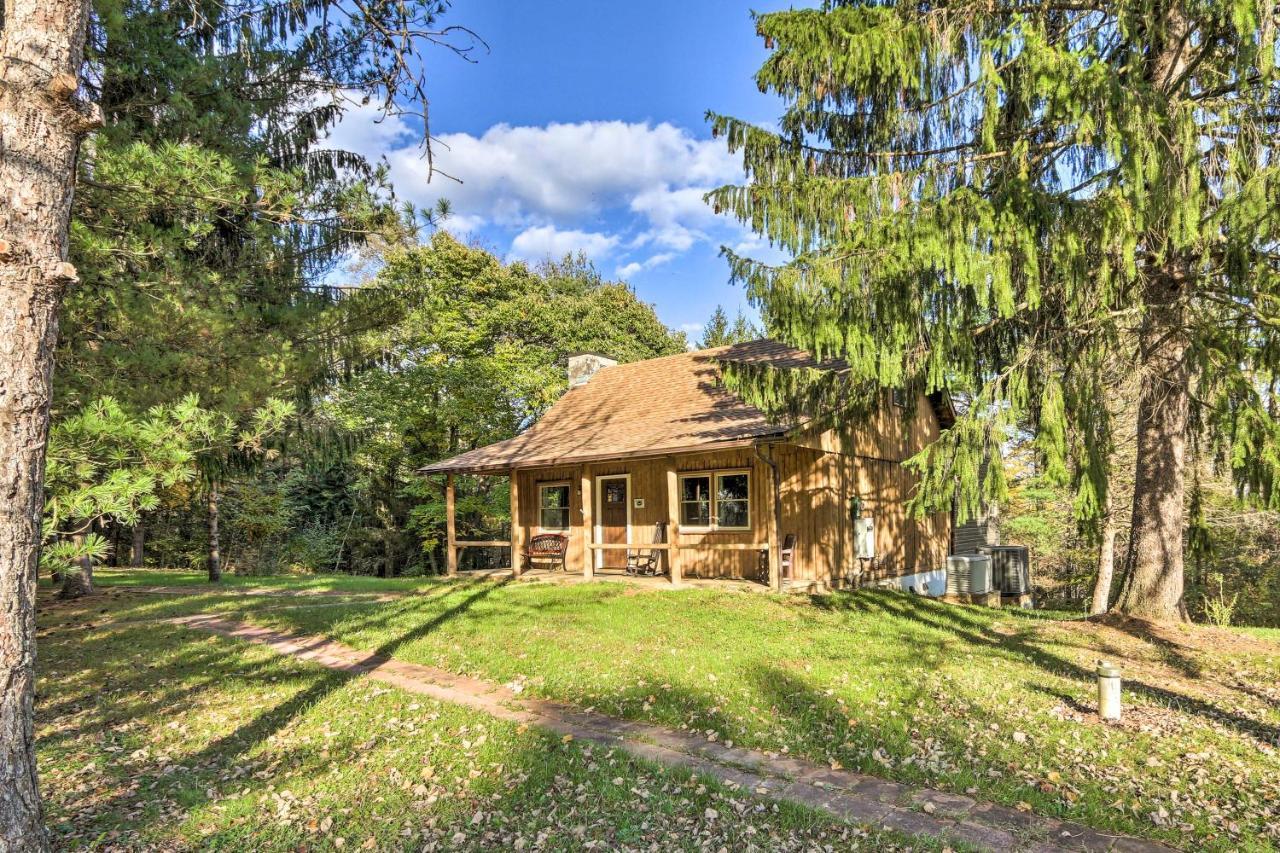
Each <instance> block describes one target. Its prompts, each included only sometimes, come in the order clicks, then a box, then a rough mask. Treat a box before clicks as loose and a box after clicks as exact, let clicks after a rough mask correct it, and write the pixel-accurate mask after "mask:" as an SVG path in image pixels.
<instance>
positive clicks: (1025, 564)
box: [981, 545, 1031, 595]
mask: <svg viewBox="0 0 1280 853" xmlns="http://www.w3.org/2000/svg"><path fill="white" fill-rule="evenodd" d="M981 551H982V553H984V554H988V555H990V557H991V582H992V584H993V585H994V586H995V588H996V589H998V590H1000V592H1001V593H1003V594H1005V595H1029V594H1030V593H1031V558H1030V556H1029V555H1028V553H1027V546H1026V545H989V546H987V547H985V548H982V549H981Z"/></svg>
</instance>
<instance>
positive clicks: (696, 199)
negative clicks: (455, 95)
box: [332, 106, 741, 274]
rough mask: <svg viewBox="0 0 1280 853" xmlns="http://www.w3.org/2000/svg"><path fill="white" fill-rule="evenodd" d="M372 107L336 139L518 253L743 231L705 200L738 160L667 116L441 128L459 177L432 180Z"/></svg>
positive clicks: (449, 163) (708, 238)
mask: <svg viewBox="0 0 1280 853" xmlns="http://www.w3.org/2000/svg"><path fill="white" fill-rule="evenodd" d="M377 115H378V111H377V109H376V108H375V107H373V106H367V107H355V108H352V109H351V110H350V112H349V113H348V115H347V116H346V118H344V120H343V121H342V122H341V123H340V124H339V125H338V127H337V128H336V129H335V130H334V132H333V135H332V139H333V144H334V145H335V146H339V145H340V146H342V147H346V148H349V149H351V150H355V151H358V152H361V153H363V154H365V156H367V157H369V158H371V159H377V158H379V157H385V158H386V160H387V162H388V163H389V164H390V166H391V178H392V181H393V183H394V185H395V188H396V193H397V194H398V195H399V196H400V197H401V198H404V199H407V200H409V201H412V202H414V203H415V204H417V205H419V206H421V207H424V208H426V207H430V206H431V205H432V204H434V203H435V201H436V200H438V199H440V198H447V199H448V200H449V202H450V204H451V205H452V209H453V215H452V217H451V219H450V220H448V221H447V222H446V224H445V227H446V228H447V229H449V230H451V231H454V232H456V233H477V232H480V231H481V229H496V230H497V231H499V232H502V233H503V234H504V236H506V235H509V234H511V233H515V234H516V236H515V238H514V240H513V241H512V243H511V250H510V252H511V255H512V256H513V257H521V258H528V259H533V258H540V257H545V256H547V255H550V256H551V257H557V256H559V255H561V254H563V252H564V251H577V250H582V251H584V252H586V253H587V254H588V255H589V256H591V257H594V258H600V257H603V256H605V255H607V254H609V253H610V252H612V251H614V250H615V249H616V248H617V247H618V246H619V245H620V244H619V242H618V241H619V240H622V241H625V243H626V246H627V247H628V248H630V249H636V248H640V247H642V246H649V247H652V250H654V251H658V252H661V253H672V252H675V253H679V252H685V251H688V250H689V249H690V248H692V247H693V246H694V245H696V244H699V243H710V244H713V245H714V244H719V243H722V242H733V241H736V240H738V239H741V238H740V236H739V235H740V229H739V227H738V226H737V225H736V224H735V223H733V222H732V221H731V220H730V219H729V218H728V217H725V216H717V215H716V214H715V213H714V211H713V210H712V209H711V208H710V206H708V205H707V204H705V203H704V202H703V201H702V196H703V195H704V194H705V193H706V192H707V191H708V190H709V189H711V188H712V187H715V186H717V185H720V184H723V183H727V182H732V181H735V180H738V179H740V177H741V166H740V160H739V159H738V157H736V156H733V155H730V154H729V153H728V151H727V148H726V146H725V145H724V143H723V141H717V140H712V139H699V138H697V137H695V136H694V135H693V134H691V133H690V132H689V131H687V130H685V129H683V128H679V127H676V126H674V125H672V124H669V123H666V122H663V123H660V124H651V123H648V122H642V123H629V122H622V121H586V122H577V123H572V124H556V123H553V124H549V125H546V126H542V127H513V126H510V125H506V124H499V125H494V126H493V127H491V128H489V129H488V130H486V131H485V132H484V133H482V134H480V135H478V136H476V135H472V134H467V133H446V134H442V135H440V136H439V137H438V139H437V142H436V143H435V146H434V149H433V152H434V156H435V164H436V167H437V168H438V169H439V170H441V171H443V172H445V173H447V174H448V175H452V176H454V177H456V178H458V179H459V180H460V181H461V182H462V183H457V182H455V181H451V180H449V179H448V178H443V177H440V176H439V175H437V176H436V177H435V178H434V179H433V180H432V181H431V182H430V183H428V182H427V172H428V168H427V162H426V160H425V158H424V157H423V156H422V151H421V149H420V148H419V145H418V143H419V140H418V139H417V137H416V135H415V134H414V133H413V132H412V129H411V128H410V127H409V126H408V125H406V123H405V122H404V121H402V120H401V119H399V118H396V117H392V118H389V119H387V120H385V121H383V122H381V123H375V122H374V119H375V118H376V117H377ZM613 235H617V236H616V237H614V236H613ZM491 236H495V235H491ZM575 241H576V242H575ZM646 263H647V262H646V261H632V262H630V263H628V264H626V265H625V266H624V267H621V268H620V269H630V268H631V267H632V266H633V264H640V267H639V268H638V269H635V270H632V273H631V274H634V272H638V271H639V269H645V268H650V267H646V266H644V265H645V264H646Z"/></svg>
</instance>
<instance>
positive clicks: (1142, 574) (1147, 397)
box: [1116, 271, 1191, 622]
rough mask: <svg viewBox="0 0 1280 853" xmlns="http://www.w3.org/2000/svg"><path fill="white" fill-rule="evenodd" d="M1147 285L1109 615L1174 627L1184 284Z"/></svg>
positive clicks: (1179, 610) (1186, 391)
mask: <svg viewBox="0 0 1280 853" xmlns="http://www.w3.org/2000/svg"><path fill="white" fill-rule="evenodd" d="M1153 284H1154V286H1153V287H1152V288H1150V291H1151V292H1150V293H1149V294H1148V299H1147V318H1146V321H1145V323H1144V325H1143V328H1142V331H1141V337H1140V345H1141V354H1142V367H1143V372H1142V381H1141V387H1140V390H1139V396H1138V465H1137V469H1136V471H1135V472H1134V483H1133V527H1132V530H1131V532H1130V534H1129V552H1128V558H1127V560H1126V573H1125V582H1124V588H1123V589H1122V590H1121V592H1120V597H1119V600H1118V601H1117V602H1116V609H1117V610H1118V611H1120V612H1121V613H1124V614H1126V615H1128V616H1137V617H1140V618H1143V619H1150V620H1152V621H1154V622H1176V621H1179V620H1182V619H1184V618H1185V610H1184V608H1183V603H1182V594H1183V555H1182V528H1183V518H1182V511H1183V498H1184V492H1185V470H1186V447H1187V423H1188V419H1189V414H1190V408H1191V368H1190V365H1189V363H1188V344H1187V339H1186V334H1185V331H1184V328H1183V323H1184V317H1183V312H1184V308H1183V303H1182V288H1183V286H1184V285H1185V281H1184V279H1183V278H1182V277H1181V276H1180V275H1179V274H1177V273H1176V272H1172V271H1168V272H1166V274H1165V275H1163V276H1162V277H1161V278H1160V280H1159V281H1157V282H1154V283H1153Z"/></svg>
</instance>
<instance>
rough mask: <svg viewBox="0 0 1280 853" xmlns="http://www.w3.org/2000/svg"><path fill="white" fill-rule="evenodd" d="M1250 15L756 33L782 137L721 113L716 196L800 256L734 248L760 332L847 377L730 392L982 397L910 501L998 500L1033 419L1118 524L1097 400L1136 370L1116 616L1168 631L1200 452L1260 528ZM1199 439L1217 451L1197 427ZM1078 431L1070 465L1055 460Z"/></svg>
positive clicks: (1266, 406)
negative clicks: (1230, 477)
mask: <svg viewBox="0 0 1280 853" xmlns="http://www.w3.org/2000/svg"><path fill="white" fill-rule="evenodd" d="M1276 23H1277V22H1276V17H1275V10H1274V7H1273V4H1271V3H1267V2H1261V0H1237V2H1230V3H1221V2H1213V0H1154V2H1153V0H1141V2H1139V0H1121V2H1116V3H1101V2H1091V0H1085V2H1079V3H1077V2H1072V3H1045V4H1027V3H1015V2H1008V0H997V2H986V0H983V2H956V3H924V4H919V3H916V4H881V3H870V2H833V3H830V4H828V5H827V6H826V7H824V8H823V9H821V10H803V11H790V12H781V13H777V14H770V15H763V16H760V17H759V18H758V19H757V26H758V30H759V33H760V35H761V36H762V37H763V38H764V40H765V44H766V47H769V48H771V49H772V54H771V55H770V57H769V58H768V60H767V61H766V62H765V63H764V65H763V66H762V67H761V69H760V71H759V72H758V73H757V76H756V81H757V83H758V84H759V87H760V89H761V90H762V91H766V92H773V93H775V94H777V95H779V96H780V97H781V98H782V99H783V100H784V102H785V105H786V112H785V114H784V115H783V117H782V119H781V121H780V125H779V128H778V129H777V130H772V129H765V128H760V127H756V126H752V125H750V124H747V123H745V122H742V121H739V120H736V119H733V118H731V117H728V116H723V115H715V114H713V115H711V116H710V119H711V121H712V125H713V131H714V132H715V133H717V134H719V135H722V136H724V137H726V138H727V140H728V144H729V146H730V148H731V149H732V150H734V151H737V152H741V154H742V156H743V158H744V163H745V166H746V169H747V172H748V175H749V179H750V182H749V184H748V185H746V186H737V187H724V188H721V189H719V190H717V191H715V192H713V193H711V194H710V198H711V200H712V201H713V202H714V203H715V205H716V206H717V208H719V209H721V210H728V211H731V212H732V213H733V214H735V215H736V216H737V217H738V218H739V219H740V220H742V221H743V222H745V223H748V224H749V225H750V226H751V227H752V228H754V229H755V230H756V231H757V232H759V233H761V234H763V235H765V236H767V237H769V238H770V239H771V240H773V241H774V242H775V243H776V244H777V245H780V246H782V247H783V248H785V249H787V250H789V251H790V252H791V253H792V255H793V256H794V257H793V260H791V261H790V262H788V263H786V264H783V265H781V266H776V267H770V266H766V265H764V264H760V263H755V262H753V261H751V260H750V259H748V258H743V257H738V256H736V255H734V254H733V253H732V252H726V254H727V256H728V258H729V261H730V264H731V268H732V272H733V275H734V276H735V278H736V279H737V280H740V281H742V282H745V283H746V286H747V289H748V295H749V296H750V297H751V298H752V299H753V300H755V301H756V302H757V303H758V304H759V305H760V306H761V309H762V313H763V315H764V318H765V322H766V325H767V326H768V327H769V328H770V330H771V331H772V330H776V332H777V334H778V335H779V336H781V337H782V338H784V339H785V340H787V341H788V342H791V343H793V344H797V345H800V346H804V347H806V348H808V349H810V350H812V351H813V352H815V353H816V354H817V355H819V356H821V357H827V356H839V357H842V358H844V359H845V360H846V361H847V362H848V363H849V366H850V369H849V371H848V372H847V373H845V374H843V375H841V376H839V377H836V378H830V377H827V378H817V379H815V378H813V377H810V376H808V375H790V374H778V373H774V372H767V371H739V372H738V375H737V378H736V379H735V382H737V383H738V384H739V385H740V386H741V387H743V388H744V389H747V390H749V391H750V392H751V393H752V394H753V395H754V396H755V397H756V398H757V399H758V400H759V401H760V402H762V403H763V404H766V405H769V406H770V407H772V408H775V409H779V410H786V409H796V408H805V409H809V410H818V411H826V412H831V411H836V410H839V409H841V408H848V407H851V406H853V407H866V406H870V405H873V404H874V401H875V400H876V399H877V389H878V388H880V387H883V386H909V387H913V388H916V389H919V390H921V391H933V390H937V389H950V390H952V391H955V392H960V393H964V394H967V395H969V396H971V397H972V400H973V405H971V406H970V407H969V408H968V410H967V412H966V413H965V414H964V415H963V416H962V417H961V418H960V419H959V421H958V422H957V424H956V426H955V427H954V428H953V429H951V430H950V431H948V433H947V434H946V435H945V436H944V437H943V438H942V439H941V440H940V441H938V442H937V443H935V444H934V445H933V446H932V447H931V448H929V449H927V450H926V451H925V452H924V453H923V454H922V455H921V456H920V457H918V458H917V459H916V460H914V464H917V465H919V466H921V467H922V469H923V471H924V478H923V482H922V487H921V490H920V492H919V494H918V495H917V502H918V503H919V504H920V505H922V506H923V505H932V506H945V505H946V504H947V503H948V502H949V501H950V500H951V499H952V498H953V497H955V498H957V499H958V500H959V502H960V505H961V507H962V509H965V510H971V509H972V508H974V507H975V505H976V503H977V500H978V498H979V494H980V492H983V491H985V492H986V493H987V494H989V495H990V496H991V497H995V498H998V497H999V496H1000V493H1001V492H1002V491H1003V489H1004V484H1003V481H1002V478H1001V475H1000V472H999V466H991V468H990V469H989V471H990V474H989V476H988V477H987V478H986V480H985V481H984V482H983V483H978V482H977V479H978V478H977V474H976V472H977V464H978V460H980V459H981V458H983V455H984V454H983V449H984V445H985V446H993V445H996V444H998V443H999V442H1000V441H1001V440H1002V439H1003V436H1005V435H1007V434H1008V433H1009V431H1010V430H1011V429H1012V428H1013V427H1014V426H1015V425H1016V424H1018V423H1020V422H1030V423H1031V424H1033V425H1034V428H1035V430H1036V433H1037V447H1038V450H1039V452H1040V454H1041V456H1042V457H1043V459H1042V461H1043V465H1044V470H1045V472H1046V475H1047V476H1049V477H1050V478H1053V479H1056V480H1058V481H1063V482H1065V481H1067V480H1069V479H1070V478H1071V473H1072V471H1071V469H1072V467H1073V466H1074V468H1075V469H1076V471H1077V473H1078V474H1079V476H1078V478H1077V479H1078V494H1077V497H1076V506H1077V508H1078V509H1079V511H1080V513H1081V515H1082V516H1083V517H1089V516H1091V515H1092V516H1096V515H1097V514H1098V513H1099V512H1100V508H1101V507H1103V506H1104V504H1105V489H1106V482H1107V470H1106V468H1107V461H1106V459H1107V453H1106V452H1104V451H1105V448H1107V447H1108V446H1109V444H1110V441H1111V439H1110V434H1111V431H1112V425H1111V423H1110V422H1109V419H1108V417H1107V411H1106V406H1105V405H1104V401H1105V399H1106V395H1107V393H1108V391H1109V386H1110V385H1111V384H1113V380H1115V379H1116V378H1117V377H1116V376H1115V375H1114V372H1113V371H1111V370H1109V369H1108V365H1112V364H1116V363H1119V364H1125V365H1131V370H1132V372H1133V373H1134V374H1136V376H1137V380H1138V384H1139V392H1138V436H1137V448H1138V460H1139V461H1138V468H1137V470H1136V472H1135V484H1134V494H1133V501H1132V507H1131V515H1132V535H1131V536H1130V545H1129V550H1128V554H1127V557H1126V577H1125V581H1124V584H1123V587H1122V591H1121V593H1120V596H1119V600H1118V602H1117V607H1118V609H1120V610H1121V611H1123V612H1125V613H1128V614H1131V615H1136V616H1142V617H1147V618H1151V619H1156V620H1174V619H1177V618H1180V615H1181V614H1182V613H1183V612H1184V610H1183V607H1182V597H1183V544H1182V538H1183V526H1184V525H1183V513H1184V493H1185V488H1184V480H1185V473H1184V471H1185V468H1186V458H1187V453H1188V448H1187V445H1188V442H1189V441H1194V440H1196V439H1197V438H1198V437H1200V436H1202V435H1203V436H1205V437H1206V438H1207V439H1208V440H1209V442H1210V443H1211V445H1212V446H1211V448H1208V449H1211V450H1212V451H1213V452H1214V453H1215V454H1216V455H1217V457H1218V458H1219V459H1221V460H1223V461H1224V463H1226V464H1228V465H1230V466H1231V468H1232V470H1233V471H1234V474H1235V477H1236V480H1237V483H1238V487H1239V490H1240V493H1241V495H1243V496H1245V497H1246V498H1248V499H1249V500H1252V501H1256V502H1259V503H1263V504H1270V505H1272V506H1275V505H1276V504H1277V502H1280V489H1276V488H1275V485H1276V481H1277V475H1280V452H1278V451H1277V447H1278V446H1280V428H1278V426H1277V421H1276V418H1275V409H1274V394H1275V390H1274V389H1275V385H1274V382H1275V377H1276V375H1277V373H1278V372H1280V338H1277V334H1276V330H1277V328H1280V269H1278V268H1280V253H1278V252H1277V249H1276V246H1277V238H1278V237H1280V207H1277V205H1276V204H1275V202H1274V200H1275V199H1276V198H1277V197H1280V185H1278V183H1280V161H1278V160H1277V156H1276V155H1277V150H1276V144H1277V140H1280V109H1277V104H1278V103H1280V76H1278V75H1277V70H1276V69H1277V66H1276V58H1277V57H1276V50H1277V45H1276V38H1275V33H1276ZM1200 426H1203V427H1204V428H1205V429H1204V430H1203V431H1201V430H1199V429H1196V427H1200ZM1068 435H1079V436H1080V437H1081V441H1080V448H1081V449H1080V452H1079V453H1078V454H1076V453H1069V452H1068V450H1069V448H1068V441H1067V436H1068Z"/></svg>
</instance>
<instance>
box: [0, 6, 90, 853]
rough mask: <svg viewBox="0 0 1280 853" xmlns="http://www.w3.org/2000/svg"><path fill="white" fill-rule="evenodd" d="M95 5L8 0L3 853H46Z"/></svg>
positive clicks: (0, 512) (2, 323)
mask: <svg viewBox="0 0 1280 853" xmlns="http://www.w3.org/2000/svg"><path fill="white" fill-rule="evenodd" d="M88 6H89V4H88V2H87V0H4V24H3V29H0V377H2V378H0V684H2V685H3V689H0V849H4V850H11V851H18V850H47V849H48V848H49V841H48V838H47V837H46V836H45V832H44V822H43V819H42V816H41V810H40V795H39V789H38V787H37V785H36V761H35V750H34V740H33V733H34V732H33V723H32V711H33V702H34V697H35V654H36V652H35V591H36V566H37V564H38V561H39V556H40V554H39V552H40V513H41V509H42V506H43V503H44V494H43V493H44V451H45V444H46V442H47V440H48V435H49V397H50V383H51V380H52V373H53V352H54V344H55V343H56V341H57V334H58V307H59V304H60V302H61V299H62V293H63V290H64V289H65V288H66V287H67V286H68V285H69V284H71V283H72V282H74V281H75V277H76V276H75V270H74V268H72V267H71V265H70V264H68V263H67V262H66V258H67V228H68V224H69V221H70V216H71V194H72V189H73V187H74V179H75V163H76V154H77V152H78V150H79V147H80V139H81V137H82V136H83V135H84V134H85V133H86V132H88V131H89V130H90V129H92V127H93V126H94V125H95V122H96V121H98V116H99V115H100V113H97V112H96V111H94V110H91V109H88V108H81V107H80V105H79V104H78V102H77V101H76V98H75V91H76V88H77V85H78V84H77V78H76V75H77V73H78V72H79V70H80V65H81V62H82V61H83V52H84V39H85V28H86V25H87V22H88V16H89V8H88Z"/></svg>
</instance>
